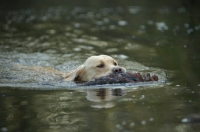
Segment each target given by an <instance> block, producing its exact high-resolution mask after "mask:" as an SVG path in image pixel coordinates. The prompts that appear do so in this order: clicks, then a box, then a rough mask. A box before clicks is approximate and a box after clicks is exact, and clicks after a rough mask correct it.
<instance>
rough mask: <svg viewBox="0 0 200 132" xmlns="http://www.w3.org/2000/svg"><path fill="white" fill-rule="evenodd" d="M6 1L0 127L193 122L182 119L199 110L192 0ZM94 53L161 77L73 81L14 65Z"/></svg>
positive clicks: (64, 63)
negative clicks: (87, 83)
mask: <svg viewBox="0 0 200 132" xmlns="http://www.w3.org/2000/svg"><path fill="white" fill-rule="evenodd" d="M11 1H12V0H11ZM13 3H14V4H10V1H4V2H3V3H2V4H1V5H0V6H1V9H0V98H1V99H0V117H1V118H0V130H1V131H2V132H6V131H42V132H45V131H47V132H53V131H61V132H62V131H63V132H64V131H83V132H84V131H87V132H88V131H95V132H98V131H101V132H102V131H114V132H116V131H144V132H146V131H152V132H160V131H162V132H169V131H170V132H171V131H173V132H191V131H193V132H198V131H199V129H200V125H199V123H190V124H187V123H184V122H181V120H182V119H183V118H185V117H187V116H188V115H191V114H192V115H198V114H199V111H200V107H199V106H200V104H199V99H200V98H199V92H200V90H199V88H200V80H199V78H200V70H199V67H200V61H199V58H200V54H199V51H200V46H199V43H200V39H199V37H200V36H199V32H200V22H199V9H200V8H198V7H199V2H198V1H191V0H181V1H176V0H175V1H173V2H171V1H170V2H169V1H162V0H161V1H160V0H159V1H157V0H155V1H146V0H141V1H134V0H133V1H121V2H120V1H113V0H110V1H106V0H101V1H98V0H92V1H91V0H88V1H84V2H82V1H79V0H73V1H62V0H59V1H48V2H46V0H43V1H37V0H35V1H32V0H26V1H25V0H22V1H20V2H19V1H18V2H17V1H14V2H13ZM13 5H14V6H13ZM99 54H107V55H110V56H112V57H114V58H115V59H116V60H118V62H119V65H121V66H123V67H126V69H127V70H130V71H140V72H152V73H155V74H158V75H159V77H160V79H161V80H162V81H164V80H166V79H167V82H169V83H167V84H155V85H137V86H136V85H132V86H128V87H126V86H119V85H117V86H106V87H86V88H78V87H75V84H74V83H65V82H62V81H61V79H60V78H59V77H58V76H56V75H53V74H48V73H47V74H41V73H38V72H33V71H30V70H23V69H20V68H19V67H18V65H25V66H43V67H52V68H55V69H57V70H60V71H63V72H68V71H70V70H72V69H74V68H76V67H77V66H79V65H81V64H82V63H83V62H84V61H85V59H86V58H87V57H89V56H91V55H99ZM68 86H69V87H70V89H69V87H68ZM14 88H17V89H14ZM52 89H53V90H52ZM195 118H196V116H195Z"/></svg>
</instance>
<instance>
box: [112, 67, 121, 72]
mask: <svg viewBox="0 0 200 132" xmlns="http://www.w3.org/2000/svg"><path fill="white" fill-rule="evenodd" d="M112 71H113V73H121V72H123V70H122V68H121V67H114V68H113V69H112Z"/></svg>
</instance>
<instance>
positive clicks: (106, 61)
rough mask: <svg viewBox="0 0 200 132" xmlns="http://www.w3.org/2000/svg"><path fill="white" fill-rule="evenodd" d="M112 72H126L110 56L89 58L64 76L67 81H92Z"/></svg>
mask: <svg viewBox="0 0 200 132" xmlns="http://www.w3.org/2000/svg"><path fill="white" fill-rule="evenodd" d="M112 72H126V69H125V68H124V67H119V66H118V63H117V61H116V60H115V59H113V58H112V57H110V56H108V55H99V56H91V57H89V58H88V59H87V60H86V61H85V62H84V63H83V64H82V65H81V66H79V67H78V68H77V69H75V70H73V71H71V72H70V73H68V74H66V75H65V76H64V78H65V79H64V80H65V81H91V80H93V79H95V78H99V77H102V76H106V75H108V74H110V73H112Z"/></svg>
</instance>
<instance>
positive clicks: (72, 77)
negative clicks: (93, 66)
mask: <svg viewBox="0 0 200 132" xmlns="http://www.w3.org/2000/svg"><path fill="white" fill-rule="evenodd" d="M82 74H84V66H83V65H81V66H79V67H78V68H76V69H75V70H73V71H71V72H70V73H68V74H67V75H66V76H65V77H64V81H81V80H79V79H80V78H81V76H82Z"/></svg>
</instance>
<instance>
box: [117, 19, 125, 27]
mask: <svg viewBox="0 0 200 132" xmlns="http://www.w3.org/2000/svg"><path fill="white" fill-rule="evenodd" d="M118 25H119V26H125V25H127V22H126V21H124V20H121V21H118Z"/></svg>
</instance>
